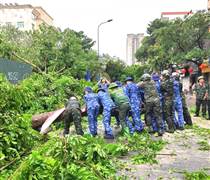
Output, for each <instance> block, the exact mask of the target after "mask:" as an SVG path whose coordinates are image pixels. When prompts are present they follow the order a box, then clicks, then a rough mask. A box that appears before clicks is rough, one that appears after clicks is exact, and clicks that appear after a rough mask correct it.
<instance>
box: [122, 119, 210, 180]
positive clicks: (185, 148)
mask: <svg viewBox="0 0 210 180" xmlns="http://www.w3.org/2000/svg"><path fill="white" fill-rule="evenodd" d="M193 121H194V123H195V124H198V125H201V126H202V127H203V128H209V129H210V121H207V120H201V119H200V118H197V119H193ZM163 140H165V141H167V142H168V144H167V145H166V146H165V147H164V148H163V150H162V151H160V153H159V155H158V156H157V160H158V164H155V165H149V164H144V165H132V164H131V162H130V157H126V158H124V159H122V161H123V162H127V163H130V165H129V168H131V171H130V170H129V171H125V170H124V171H123V172H122V174H126V175H128V176H129V179H145V180H156V179H184V175H183V171H184V170H186V171H190V172H193V171H198V170H201V169H203V168H208V170H207V172H208V173H209V174H210V152H209V151H201V150H199V148H200V145H199V144H198V142H200V141H202V140H205V141H209V143H210V137H203V136H200V135H198V134H197V133H196V132H195V131H194V130H193V129H186V130H184V131H177V132H175V133H174V134H168V133H166V134H164V136H163ZM129 168H128V169H129Z"/></svg>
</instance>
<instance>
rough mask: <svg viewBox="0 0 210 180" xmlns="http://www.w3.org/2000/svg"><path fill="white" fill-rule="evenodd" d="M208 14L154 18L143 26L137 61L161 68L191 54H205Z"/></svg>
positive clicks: (194, 55)
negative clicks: (144, 35)
mask: <svg viewBox="0 0 210 180" xmlns="http://www.w3.org/2000/svg"><path fill="white" fill-rule="evenodd" d="M209 22H210V14H209V13H208V12H203V11H200V12H197V13H195V14H194V15H188V16H186V17H185V18H184V19H180V18H177V19H174V20H164V19H155V20H154V21H153V22H151V23H150V24H149V26H148V28H147V33H148V36H147V37H145V38H144V40H143V43H142V46H141V47H140V48H139V49H138V50H137V52H136V58H137V59H138V61H140V62H148V63H149V64H151V65H152V67H153V68H154V69H158V70H161V69H160V68H161V67H167V66H168V65H169V64H170V63H181V62H183V61H185V60H188V59H192V58H206V57H207V56H209V55H210V52H209V51H208V49H205V46H204V45H205V41H206V40H207V39H210V33H209V32H208V26H209Z"/></svg>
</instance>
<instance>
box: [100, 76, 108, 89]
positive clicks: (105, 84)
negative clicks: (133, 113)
mask: <svg viewBox="0 0 210 180" xmlns="http://www.w3.org/2000/svg"><path fill="white" fill-rule="evenodd" d="M109 84H110V82H109V81H108V80H107V79H106V78H104V77H103V78H101V79H100V81H99V82H98V88H102V89H105V90H106V91H108V88H109Z"/></svg>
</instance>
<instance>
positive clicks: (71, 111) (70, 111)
mask: <svg viewBox="0 0 210 180" xmlns="http://www.w3.org/2000/svg"><path fill="white" fill-rule="evenodd" d="M65 107H66V109H65V112H64V135H65V134H69V127H70V123H71V122H74V126H75V129H76V133H77V134H78V135H83V134H84V133H83V130H82V125H81V111H80V104H79V102H78V101H77V100H76V99H69V101H68V102H67V103H66V106H65Z"/></svg>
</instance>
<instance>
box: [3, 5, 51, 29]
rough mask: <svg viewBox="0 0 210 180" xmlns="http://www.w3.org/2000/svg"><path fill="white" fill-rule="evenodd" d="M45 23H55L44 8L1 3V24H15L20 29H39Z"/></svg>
mask: <svg viewBox="0 0 210 180" xmlns="http://www.w3.org/2000/svg"><path fill="white" fill-rule="evenodd" d="M42 23H45V24H47V25H50V26H51V25H53V18H52V17H51V16H50V15H49V14H48V13H47V12H46V11H45V10H44V9H43V8H42V7H33V6H32V5H30V4H25V5H18V4H5V5H3V4H0V25H7V24H10V25H13V26H15V27H17V28H19V29H20V30H24V31H28V30H33V29H38V28H39V26H40V25H41V24H42Z"/></svg>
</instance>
